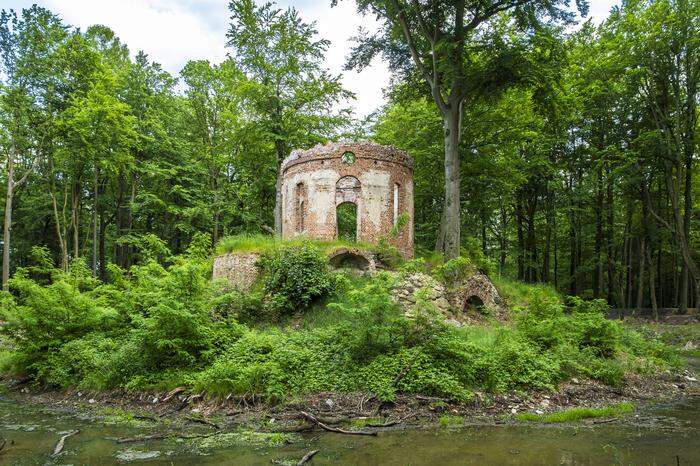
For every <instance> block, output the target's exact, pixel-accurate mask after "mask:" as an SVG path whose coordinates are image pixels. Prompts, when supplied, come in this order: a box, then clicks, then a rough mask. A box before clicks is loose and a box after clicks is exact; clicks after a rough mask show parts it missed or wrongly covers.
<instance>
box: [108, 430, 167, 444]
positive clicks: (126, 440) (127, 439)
mask: <svg viewBox="0 0 700 466" xmlns="http://www.w3.org/2000/svg"><path fill="white" fill-rule="evenodd" d="M164 438H165V434H164V433H162V432H158V433H155V434H151V435H144V436H141V437H124V438H120V439H117V443H136V442H146V441H148V440H161V439H164Z"/></svg>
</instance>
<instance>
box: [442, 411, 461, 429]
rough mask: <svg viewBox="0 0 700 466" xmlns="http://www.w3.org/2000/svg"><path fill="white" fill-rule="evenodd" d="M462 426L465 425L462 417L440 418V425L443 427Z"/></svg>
mask: <svg viewBox="0 0 700 466" xmlns="http://www.w3.org/2000/svg"><path fill="white" fill-rule="evenodd" d="M462 424H464V418H463V417H462V416H451V415H449V414H443V415H442V416H440V425H441V426H442V427H454V426H461V425H462Z"/></svg>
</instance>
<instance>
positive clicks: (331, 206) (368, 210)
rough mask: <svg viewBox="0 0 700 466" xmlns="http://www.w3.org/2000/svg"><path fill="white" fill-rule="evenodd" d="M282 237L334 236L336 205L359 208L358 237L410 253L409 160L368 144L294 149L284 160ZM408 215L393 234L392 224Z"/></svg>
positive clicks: (410, 254)
mask: <svg viewBox="0 0 700 466" xmlns="http://www.w3.org/2000/svg"><path fill="white" fill-rule="evenodd" d="M281 189H282V237H283V238H292V237H295V236H299V235H305V236H308V237H310V238H316V239H320V240H333V239H336V238H337V235H338V232H337V216H336V212H337V207H338V206H339V205H340V204H343V203H347V202H350V203H352V204H355V205H356V206H357V240H358V241H359V242H365V243H376V242H378V241H379V239H380V238H382V237H385V238H387V240H388V241H389V242H390V243H391V244H393V245H394V246H396V247H397V248H398V249H399V250H400V251H401V253H402V254H403V255H404V256H405V257H407V258H410V257H413V161H412V160H411V158H410V157H409V156H408V154H406V153H405V152H404V151H401V150H399V149H396V148H394V147H388V146H381V145H379V144H375V143H372V142H357V143H348V142H340V143H328V144H325V145H318V146H316V147H314V148H312V149H310V150H307V151H294V152H292V154H291V155H290V156H289V157H287V158H286V159H285V160H284V162H283V163H282V183H281ZM402 214H406V215H407V216H408V218H407V220H408V221H407V222H406V224H405V226H404V227H403V228H401V229H399V231H398V234H397V235H392V234H391V232H392V228H393V227H394V225H395V224H396V222H397V221H398V219H399V218H400V217H401V216H402Z"/></svg>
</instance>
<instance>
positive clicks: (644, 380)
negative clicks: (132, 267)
mask: <svg viewBox="0 0 700 466" xmlns="http://www.w3.org/2000/svg"><path fill="white" fill-rule="evenodd" d="M10 385H12V383H10ZM22 385H23V384H21V383H19V384H16V382H15V386H14V387H13V388H12V389H11V390H10V393H11V394H10V396H12V397H13V398H15V397H16V398H17V399H18V400H19V401H22V402H30V403H38V404H41V405H45V406H46V407H49V408H51V409H55V410H59V411H62V412H68V413H73V414H76V415H80V416H81V417H87V418H90V419H94V420H98V421H99V420H100V419H101V418H103V417H104V416H105V413H106V412H108V411H109V410H107V409H106V408H112V409H114V408H118V409H119V410H123V411H124V412H126V413H129V416H131V417H132V418H135V419H146V420H149V421H152V422H154V423H164V424H165V423H167V424H169V425H170V426H171V428H172V427H174V426H177V427H180V428H187V427H188V426H190V425H191V426H199V427H202V426H208V427H210V428H212V429H216V430H219V429H233V428H237V427H245V428H253V429H256V430H259V431H270V432H301V431H308V430H314V429H319V428H325V427H328V426H350V427H345V429H346V430H360V431H373V430H376V429H378V428H379V429H382V428H384V429H388V428H394V429H395V428H409V427H423V426H429V425H435V424H437V423H439V421H440V418H441V417H444V416H454V417H457V416H459V417H460V418H461V421H460V422H461V423H462V424H463V425H494V424H505V423H511V422H515V421H514V420H513V418H512V415H514V414H517V413H522V412H537V413H547V412H553V411H561V410H565V409H570V408H575V407H603V406H606V405H611V404H614V403H619V402H622V401H626V402H631V403H634V404H635V405H643V404H646V403H650V402H652V401H653V402H660V401H665V400H668V401H672V400H675V399H679V398H683V397H695V396H700V383H699V382H698V380H697V377H696V375H695V374H693V373H692V372H690V371H688V370H684V371H681V372H680V373H677V374H670V373H666V374H662V375H659V376H655V377H641V376H628V378H627V383H626V385H625V386H624V387H622V388H613V387H609V386H606V385H603V384H601V383H598V382H595V381H589V380H581V381H578V380H576V379H573V380H572V381H570V382H568V383H565V384H562V385H560V386H559V387H558V390H557V391H556V392H544V391H532V392H527V393H517V392H512V393H508V394H503V395H493V394H485V393H478V392H477V393H476V394H475V397H474V399H473V400H472V401H471V402H469V403H462V404H459V403H453V402H450V401H449V400H446V399H442V398H437V397H430V396H417V395H398V396H397V397H396V400H395V401H394V402H392V403H386V402H385V403H382V402H380V401H379V400H378V399H377V398H376V396H373V395H371V394H363V393H352V394H343V393H318V394H315V395H313V396H308V397H304V398H299V399H296V400H293V401H288V402H285V403H281V404H275V405H271V404H269V403H267V402H265V400H263V399H260V398H255V397H228V398H227V399H221V398H210V397H207V396H206V394H205V393H198V394H193V393H188V392H187V391H185V390H184V389H176V390H173V391H171V392H165V393H163V392H150V393H146V392H131V391H127V390H110V391H106V392H98V393H93V392H86V391H79V390H67V391H34V390H31V389H30V388H28V387H23V386H22ZM302 413H307V414H308V413H311V414H312V417H315V419H316V420H317V421H318V422H316V423H314V422H312V421H310V420H309V419H308V418H307V417H305V415H304V414H302ZM588 422H600V421H588ZM319 423H321V424H323V426H321V424H319Z"/></svg>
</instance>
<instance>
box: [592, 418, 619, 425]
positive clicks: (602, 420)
mask: <svg viewBox="0 0 700 466" xmlns="http://www.w3.org/2000/svg"><path fill="white" fill-rule="evenodd" d="M617 420H619V418H616V417H614V418H612V419H596V420H595V421H593V424H607V423H608V422H615V421H617Z"/></svg>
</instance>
